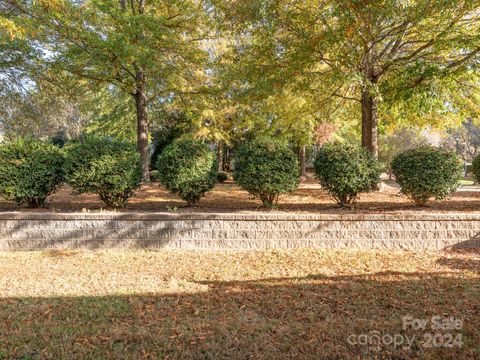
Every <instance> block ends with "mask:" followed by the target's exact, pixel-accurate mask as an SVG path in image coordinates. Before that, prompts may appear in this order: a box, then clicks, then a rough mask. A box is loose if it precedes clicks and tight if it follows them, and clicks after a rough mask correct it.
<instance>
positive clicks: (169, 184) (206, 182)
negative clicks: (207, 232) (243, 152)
mask: <svg viewBox="0 0 480 360" xmlns="http://www.w3.org/2000/svg"><path fill="white" fill-rule="evenodd" d="M157 169H158V179H159V180H160V184H162V185H163V186H165V187H166V188H167V190H169V191H170V192H172V193H174V194H177V195H178V196H180V197H181V198H182V199H183V200H185V201H187V203H188V204H189V205H193V204H195V203H197V202H199V201H200V198H201V197H202V196H204V195H205V193H206V192H208V191H210V190H211V189H213V187H214V185H215V183H216V182H217V159H216V156H215V154H214V153H213V151H212V150H211V149H210V148H209V147H208V146H207V145H205V144H203V143H200V142H197V141H194V140H190V139H182V140H177V141H175V142H173V143H172V144H171V145H168V146H167V147H166V148H165V150H163V151H162V153H161V154H160V155H159V157H158V160H157Z"/></svg>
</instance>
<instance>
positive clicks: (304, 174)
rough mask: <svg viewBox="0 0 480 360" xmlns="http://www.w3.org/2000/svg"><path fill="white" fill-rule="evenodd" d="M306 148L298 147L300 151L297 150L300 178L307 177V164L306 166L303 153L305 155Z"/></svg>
mask: <svg viewBox="0 0 480 360" xmlns="http://www.w3.org/2000/svg"><path fill="white" fill-rule="evenodd" d="M306 148H307V147H306V146H305V145H303V146H300V149H299V150H298V157H299V159H300V176H302V177H307V164H306V159H305V153H306Z"/></svg>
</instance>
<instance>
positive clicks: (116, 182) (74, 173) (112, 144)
mask: <svg viewBox="0 0 480 360" xmlns="http://www.w3.org/2000/svg"><path fill="white" fill-rule="evenodd" d="M66 149H67V161H66V164H65V169H66V176H67V182H68V183H69V184H70V185H71V186H72V188H73V189H74V190H75V191H76V192H78V193H86V192H90V193H94V194H98V196H99V197H100V199H101V200H102V201H103V202H104V203H105V204H106V205H107V206H109V207H121V206H125V205H126V203H127V202H128V199H129V198H130V197H131V196H132V195H133V192H134V190H135V189H136V188H138V186H139V185H140V182H141V179H142V170H141V162H140V155H139V153H138V151H137V149H136V147H135V146H134V145H133V144H130V143H126V142H123V141H120V140H116V139H111V138H99V137H94V136H87V137H84V138H82V139H80V140H78V141H76V142H73V143H70V144H69V145H67V147H66Z"/></svg>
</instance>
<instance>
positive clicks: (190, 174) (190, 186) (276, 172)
mask: <svg viewBox="0 0 480 360" xmlns="http://www.w3.org/2000/svg"><path fill="white" fill-rule="evenodd" d="M314 168H315V173H316V176H317V179H318V180H319V182H320V184H321V185H322V187H323V188H324V189H325V190H327V191H328V192H329V193H330V194H331V195H332V196H333V198H334V199H335V201H336V202H337V203H338V204H339V205H340V206H348V205H350V204H353V203H354V202H355V201H356V199H357V197H358V195H359V194H360V193H362V192H368V191H370V190H372V189H374V188H375V187H376V186H377V185H378V183H379V182H380V178H379V175H380V173H381V170H382V168H381V166H380V164H379V163H378V162H377V161H376V160H375V159H374V158H373V157H372V155H371V153H370V152H368V151H367V150H365V149H363V148H361V147H357V146H353V145H348V144H331V145H326V146H324V147H322V148H321V149H320V150H319V152H318V153H317V156H316V159H315V163H314ZM392 168H393V172H394V174H395V176H396V179H397V182H398V183H399V185H400V186H401V190H402V192H403V193H404V194H406V195H407V196H409V197H410V198H411V199H412V200H413V201H415V203H417V204H418V205H424V204H425V203H426V202H427V200H428V199H430V198H435V199H443V198H445V197H446V196H448V195H449V194H450V193H451V192H452V191H454V190H455V189H456V187H457V186H458V182H459V180H460V178H461V174H462V170H461V164H460V162H459V160H458V158H457V156H456V155H455V154H454V153H452V152H449V151H445V150H441V149H437V148H433V147H421V148H417V149H413V150H408V151H406V152H404V153H402V154H400V155H398V156H397V157H396V158H395V159H394V160H393V163H392ZM156 169H157V170H156V171H155V172H154V176H155V178H156V179H158V180H159V181H160V183H161V184H162V185H163V186H165V187H166V188H167V189H168V190H169V191H170V192H172V193H174V194H177V195H178V196H180V197H181V198H182V199H183V200H185V201H186V202H187V203H188V204H190V205H191V204H195V203H197V202H198V201H200V199H201V197H202V196H204V195H205V194H206V193H207V192H208V191H210V190H211V189H212V188H213V186H214V185H215V183H216V182H217V181H220V182H223V181H225V180H226V179H227V177H228V175H227V174H226V173H223V172H217V160H216V156H215V154H214V153H213V151H212V150H211V149H210V148H209V147H208V146H207V145H206V144H203V143H200V142H196V141H193V140H188V139H184V140H178V141H176V142H174V143H173V144H171V145H169V146H168V147H167V148H165V150H164V151H163V152H162V153H161V155H160V156H159V157H158V159H157V163H156ZM472 171H473V173H474V175H475V176H476V178H477V179H478V180H480V157H479V158H477V159H476V160H475V161H474V163H473V169H472ZM234 179H235V181H236V183H237V184H238V185H240V186H241V187H242V188H243V189H245V190H246V191H248V192H249V193H251V194H253V195H254V196H255V197H257V198H259V199H260V200H261V201H262V204H263V205H264V206H265V207H269V208H271V207H275V206H276V205H277V202H278V198H279V196H280V195H281V194H283V193H287V192H291V191H293V190H295V189H296V188H297V187H298V184H299V164H298V159H297V156H296V154H295V153H294V151H293V150H292V149H291V147H290V146H289V145H288V144H286V143H284V142H281V141H279V140H276V139H272V138H257V139H254V140H252V141H249V142H246V143H245V144H243V145H242V146H240V148H239V149H238V151H237V152H236V154H235V172H234ZM64 182H67V183H68V184H70V185H71V186H72V188H73V189H74V191H75V192H76V193H85V192H89V193H95V194H98V196H99V197H100V199H101V200H102V201H103V202H104V203H105V204H106V205H107V206H109V207H118V206H124V205H125V204H126V203H127V201H128V199H129V198H130V197H131V196H132V195H133V192H134V190H135V189H136V188H138V186H139V185H140V182H141V163H140V157H139V155H138V152H137V150H136V148H135V146H134V145H132V144H128V143H125V142H122V141H119V140H114V139H110V138H96V137H85V138H82V139H81V140H78V141H75V142H72V143H70V144H68V145H67V146H66V147H65V148H63V149H59V148H58V147H56V146H54V145H52V144H48V143H45V142H40V141H35V140H20V141H16V142H10V143H6V144H3V145H1V146H0V195H1V196H3V197H4V198H6V199H9V200H14V201H16V202H17V203H18V204H25V205H27V206H30V207H35V206H42V205H43V204H44V202H45V199H46V198H47V196H49V195H50V194H52V193H53V192H55V190H56V189H57V188H58V187H59V186H60V185H61V184H62V183H64Z"/></svg>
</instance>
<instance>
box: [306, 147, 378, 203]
mask: <svg viewBox="0 0 480 360" xmlns="http://www.w3.org/2000/svg"><path fill="white" fill-rule="evenodd" d="M314 167H315V174H316V176H317V179H318V180H319V181H320V184H321V185H322V187H323V188H324V189H325V190H327V191H328V192H329V193H330V195H332V196H333V198H334V199H335V201H336V202H337V204H338V205H340V206H342V207H343V206H345V205H349V204H353V203H355V201H356V199H357V197H358V194H359V193H362V192H368V191H371V190H372V189H373V188H374V187H375V185H377V184H378V183H379V182H380V177H379V176H380V172H381V166H380V164H379V163H378V162H377V161H376V160H375V159H374V158H373V156H372V154H371V153H370V152H369V151H368V150H367V149H365V148H362V147H359V146H355V145H351V144H329V145H325V146H323V147H322V148H321V149H320V150H319V151H318V153H317V156H316V158H315V163H314Z"/></svg>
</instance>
